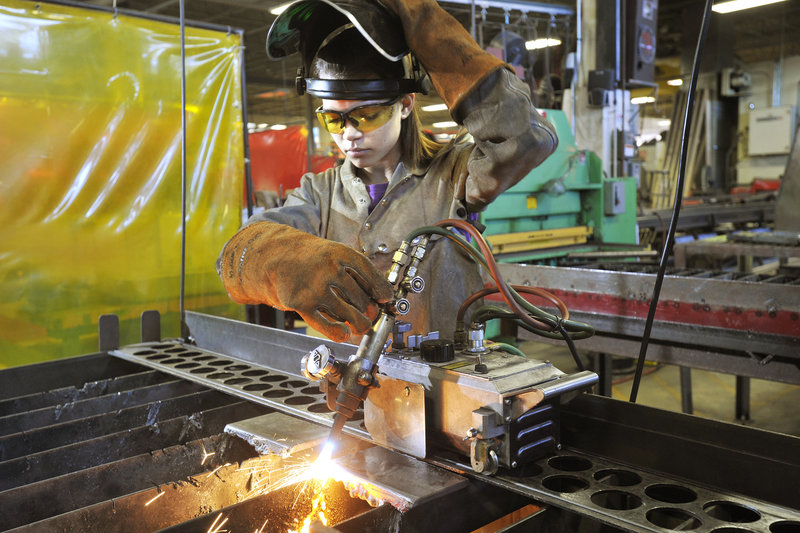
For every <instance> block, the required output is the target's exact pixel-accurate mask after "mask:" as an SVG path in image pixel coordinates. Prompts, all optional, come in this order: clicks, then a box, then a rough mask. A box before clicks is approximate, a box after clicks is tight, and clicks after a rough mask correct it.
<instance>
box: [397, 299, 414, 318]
mask: <svg viewBox="0 0 800 533" xmlns="http://www.w3.org/2000/svg"><path fill="white" fill-rule="evenodd" d="M394 306H395V311H396V312H397V314H398V315H407V314H408V312H409V311H411V302H409V301H408V300H407V299H405V298H400V299H399V300H397V301H396V302H395V303H394Z"/></svg>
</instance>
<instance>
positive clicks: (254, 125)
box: [247, 122, 256, 130]
mask: <svg viewBox="0 0 800 533" xmlns="http://www.w3.org/2000/svg"><path fill="white" fill-rule="evenodd" d="M247 127H248V128H250V129H251V130H252V129H253V128H255V127H256V123H255V122H248V123H247Z"/></svg>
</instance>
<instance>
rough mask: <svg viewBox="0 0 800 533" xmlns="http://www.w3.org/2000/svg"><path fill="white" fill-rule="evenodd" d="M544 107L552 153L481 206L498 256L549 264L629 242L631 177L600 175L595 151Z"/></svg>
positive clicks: (632, 235) (633, 240) (632, 237)
mask: <svg viewBox="0 0 800 533" xmlns="http://www.w3.org/2000/svg"><path fill="white" fill-rule="evenodd" d="M542 114H543V115H544V116H545V117H546V118H547V119H548V120H549V121H550V122H551V123H552V124H553V126H554V127H555V129H556V133H557V134H558V148H557V149H556V151H555V153H553V154H552V155H551V156H550V157H549V158H547V160H545V161H544V163H542V164H541V165H539V166H538V167H536V168H535V169H533V170H532V171H531V172H530V173H529V174H528V175H527V176H525V177H524V178H523V179H522V180H521V181H520V182H519V183H517V184H516V185H515V186H514V187H511V188H510V189H508V190H507V191H506V192H504V193H503V194H501V195H500V196H499V197H498V198H497V199H496V200H495V201H494V202H492V203H491V204H489V206H488V207H487V208H486V210H485V211H484V212H483V213H481V219H480V222H481V223H482V224H484V225H485V226H486V231H485V232H484V236H485V237H486V240H487V241H489V243H490V244H491V245H492V251H493V253H494V254H495V256H496V258H497V259H498V260H499V261H502V262H542V263H547V262H555V261H557V260H559V259H561V258H564V257H566V256H568V255H570V254H573V255H574V254H580V253H585V252H599V251H607V250H620V248H622V249H623V250H624V249H633V248H635V247H636V244H637V240H638V239H637V237H638V232H637V228H636V180H635V178H633V177H606V176H604V175H603V168H602V163H601V161H600V158H598V157H597V155H596V154H594V153H593V152H589V151H586V150H578V147H577V145H576V143H575V137H574V136H573V135H572V131H571V129H570V126H569V122H568V121H567V117H566V115H565V114H564V112H563V111H560V110H555V109H546V110H542Z"/></svg>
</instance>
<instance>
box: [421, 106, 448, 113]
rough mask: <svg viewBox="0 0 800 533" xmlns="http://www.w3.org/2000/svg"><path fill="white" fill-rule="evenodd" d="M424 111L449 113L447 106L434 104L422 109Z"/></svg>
mask: <svg viewBox="0 0 800 533" xmlns="http://www.w3.org/2000/svg"><path fill="white" fill-rule="evenodd" d="M422 110H423V111H428V112H433V111H447V104H433V105H426V106H423V107H422Z"/></svg>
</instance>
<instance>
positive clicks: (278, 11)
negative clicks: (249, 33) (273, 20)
mask: <svg viewBox="0 0 800 533" xmlns="http://www.w3.org/2000/svg"><path fill="white" fill-rule="evenodd" d="M290 5H292V2H287V3H285V4H281V5H279V6H276V7H273V8H272V9H270V10H269V12H270V13H272V14H273V15H275V16H278V15H280V14H281V13H283V12H284V11H286V8H287V7H289V6H290Z"/></svg>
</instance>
